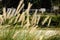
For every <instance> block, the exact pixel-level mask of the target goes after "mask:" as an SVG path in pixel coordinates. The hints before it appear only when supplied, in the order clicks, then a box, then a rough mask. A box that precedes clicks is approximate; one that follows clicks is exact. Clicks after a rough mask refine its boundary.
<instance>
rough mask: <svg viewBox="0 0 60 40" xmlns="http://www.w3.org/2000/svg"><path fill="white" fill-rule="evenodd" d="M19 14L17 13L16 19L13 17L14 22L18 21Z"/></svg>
mask: <svg viewBox="0 0 60 40" xmlns="http://www.w3.org/2000/svg"><path fill="white" fill-rule="evenodd" d="M19 16H20V14H18V15H17V16H16V19H15V21H14V24H15V23H17V22H18V18H19Z"/></svg>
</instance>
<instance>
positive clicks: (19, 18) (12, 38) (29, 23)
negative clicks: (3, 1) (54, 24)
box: [0, 0, 60, 40]
mask: <svg viewBox="0 0 60 40" xmlns="http://www.w3.org/2000/svg"><path fill="white" fill-rule="evenodd" d="M31 6H32V4H31V3H29V4H28V8H27V9H26V10H25V11H24V12H22V13H21V14H20V11H21V10H22V9H23V7H24V3H23V0H21V1H20V3H19V5H18V7H17V9H16V11H15V10H14V9H13V8H12V9H10V11H8V12H7V11H6V8H5V7H4V8H3V14H2V15H0V40H45V39H46V40H48V39H49V38H50V37H52V36H54V35H60V34H59V33H60V32H59V31H60V30H58V31H57V30H50V29H49V28H46V29H41V28H40V27H39V25H40V24H39V21H40V20H41V19H42V17H43V18H44V19H43V20H42V21H41V22H40V23H41V25H45V23H46V22H47V21H48V24H47V26H48V27H49V26H50V24H51V20H52V18H54V17H56V15H55V16H52V15H41V14H37V10H36V11H35V12H34V13H33V15H30V13H29V11H30V8H31ZM38 24H39V25H38ZM59 39H60V36H59Z"/></svg>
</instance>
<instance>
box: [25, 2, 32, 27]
mask: <svg viewBox="0 0 60 40" xmlns="http://www.w3.org/2000/svg"><path fill="white" fill-rule="evenodd" d="M31 6H32V4H31V3H29V4H28V8H27V9H26V11H25V12H26V16H27V19H26V21H27V23H26V25H25V26H26V27H27V28H28V27H29V26H30V21H29V17H30V14H29V11H30V8H31Z"/></svg>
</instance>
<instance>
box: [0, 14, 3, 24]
mask: <svg viewBox="0 0 60 40" xmlns="http://www.w3.org/2000/svg"><path fill="white" fill-rule="evenodd" d="M2 23H3V15H0V24H2Z"/></svg>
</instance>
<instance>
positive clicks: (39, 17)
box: [36, 14, 41, 24]
mask: <svg viewBox="0 0 60 40" xmlns="http://www.w3.org/2000/svg"><path fill="white" fill-rule="evenodd" d="M40 19H41V15H40V14H39V15H37V23H36V24H38V23H39V21H40Z"/></svg>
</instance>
